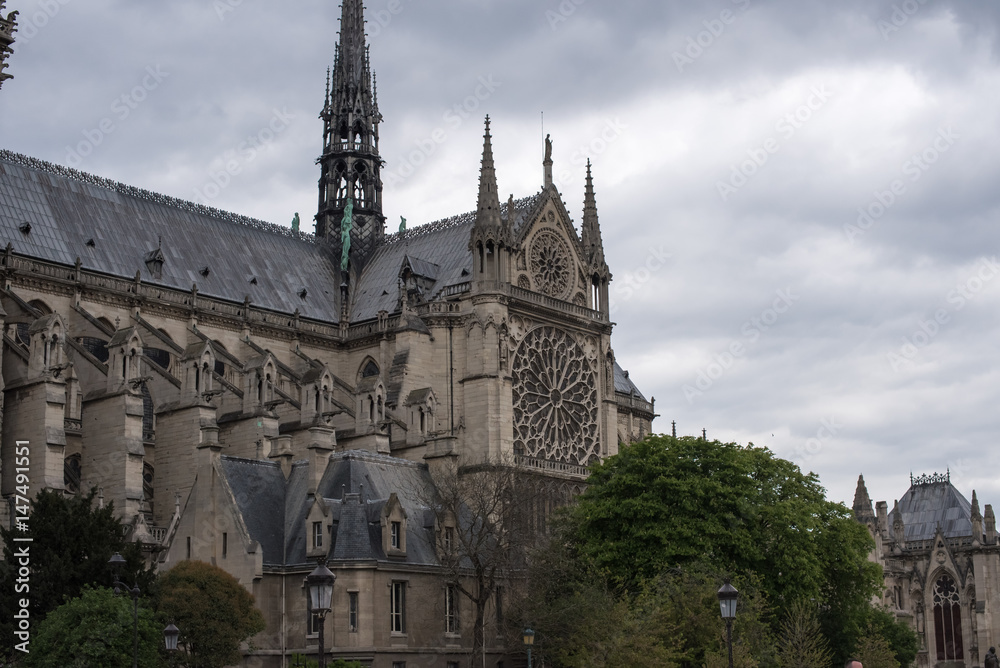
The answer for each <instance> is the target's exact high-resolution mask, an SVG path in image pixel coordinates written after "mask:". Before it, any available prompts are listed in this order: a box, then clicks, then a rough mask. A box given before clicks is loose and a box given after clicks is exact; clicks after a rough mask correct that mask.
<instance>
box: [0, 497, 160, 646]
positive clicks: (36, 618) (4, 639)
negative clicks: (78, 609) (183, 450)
mask: <svg viewBox="0 0 1000 668" xmlns="http://www.w3.org/2000/svg"><path fill="white" fill-rule="evenodd" d="M95 496H96V490H93V489H92V490H91V491H90V492H89V493H88V494H86V495H79V496H66V495H65V494H63V493H62V492H56V491H52V490H45V491H42V492H39V494H38V495H37V496H36V497H35V498H34V500H33V501H32V502H31V514H30V516H29V518H28V527H29V531H28V532H27V533H24V532H19V531H17V530H14V531H10V530H8V529H7V528H6V527H0V538H2V539H3V544H4V548H3V550H4V560H3V561H2V562H0V610H15V609H16V602H17V599H19V598H27V599H28V600H29V601H30V605H29V608H28V610H29V613H30V615H31V619H32V620H33V622H34V623H35V624H37V623H39V622H40V621H41V620H42V619H44V618H45V615H47V614H48V613H49V612H51V611H52V610H55V609H56V608H57V607H59V606H60V605H62V604H63V603H64V602H65V601H66V600H67V599H71V598H76V597H78V596H80V594H81V592H82V591H83V588H84V587H85V586H87V585H91V586H97V587H101V586H104V587H106V586H110V585H111V583H112V573H111V569H110V568H109V567H108V560H109V559H110V558H111V555H113V554H114V553H115V552H120V553H121V554H122V556H123V557H124V558H125V560H126V566H125V567H124V568H123V572H122V580H123V581H125V582H126V583H128V584H129V585H132V584H138V585H139V588H140V590H141V591H143V592H148V591H150V589H151V587H152V585H153V582H154V580H155V574H154V573H153V571H152V570H151V569H147V568H146V566H145V562H144V559H143V556H142V552H141V549H140V546H139V545H138V544H136V543H130V542H126V540H125V527H124V526H123V525H122V522H121V520H120V519H118V517H117V516H116V513H115V509H114V505H113V504H110V503H109V504H108V505H107V506H105V507H104V508H98V507H97V504H96V503H95ZM21 536H28V537H31V538H32V542H31V543H30V544H28V545H29V557H28V558H29V559H30V562H31V575H30V581H29V582H27V583H24V582H22V583H18V582H17V579H18V563H17V562H18V559H17V558H16V553H17V552H18V550H20V549H24V547H25V545H26V543H15V542H14V538H15V537H21ZM25 584H26V585H27V586H28V587H30V596H27V597H25V595H24V591H19V590H18V589H17V587H18V586H19V585H20V586H24V585H25ZM11 622H12V619H11V616H10V615H3V616H2V617H0V648H2V649H0V658H3V656H4V655H5V654H6V656H7V657H9V656H10V654H9V652H11V651H13V650H11V649H10V648H13V647H14V645H15V636H14V630H15V629H14V626H13V624H12V623H11Z"/></svg>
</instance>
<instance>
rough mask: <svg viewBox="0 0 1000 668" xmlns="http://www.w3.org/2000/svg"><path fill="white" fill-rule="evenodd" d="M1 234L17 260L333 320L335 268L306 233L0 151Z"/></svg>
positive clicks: (320, 247)
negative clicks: (79, 267) (158, 256)
mask: <svg viewBox="0 0 1000 668" xmlns="http://www.w3.org/2000/svg"><path fill="white" fill-rule="evenodd" d="M25 222H27V223H30V225H31V231H30V232H28V233H24V232H22V231H21V230H20V227H21V226H22V225H23V224H24V223H25ZM0 231H2V234H3V238H4V239H6V240H7V241H10V242H12V243H13V245H14V252H15V253H18V254H21V255H27V256H31V257H37V258H40V259H43V260H48V261H50V262H57V263H61V264H64V265H67V266H73V264H74V263H75V262H76V258H77V257H79V258H80V260H81V261H82V262H83V267H84V269H89V270H92V271H98V272H101V273H106V274H111V275H113V276H119V277H122V278H127V279H133V278H135V273H136V271H141V273H142V278H143V280H144V281H146V282H150V283H155V284H160V285H164V286H167V287H171V288H176V289H180V290H190V289H191V286H192V284H197V285H198V291H199V293H200V294H203V295H207V296H211V297H217V298H221V299H226V300H230V301H234V302H242V301H243V299H244V297H246V296H249V297H250V300H251V301H252V302H253V304H254V305H256V306H259V307H262V308H267V309H272V310H275V311H281V312H284V313H292V312H294V311H295V309H299V312H300V313H301V315H302V316H303V317H307V318H315V319H321V320H325V321H329V322H336V321H337V309H336V308H335V306H334V303H333V297H334V295H336V294H337V289H338V287H337V286H338V285H339V283H338V272H337V271H336V266H335V264H334V263H333V262H332V261H331V259H330V254H329V253H328V252H326V250H325V248H324V247H323V246H322V245H320V244H318V243H317V242H316V241H315V239H313V238H312V237H311V236H310V235H306V234H301V233H296V232H292V231H291V230H289V229H287V228H284V227H280V226H278V225H271V224H269V223H265V222H262V221H257V220H253V219H250V218H246V217H244V216H238V215H235V214H231V213H227V212H224V211H220V210H218V209H212V208H210V207H205V206H201V205H198V204H194V203H191V202H185V201H183V200H178V199H174V198H171V197H166V196H163V195H158V194H156V193H151V192H148V191H144V190H141V189H138V188H133V187H131V186H126V185H124V184H120V183H115V182H113V181H110V180H108V179H101V178H99V177H95V176H92V175H89V174H84V173H82V172H77V171H76V170H71V169H67V168H65V167H59V166H57V165H53V164H51V163H47V162H44V161H41V160H34V159H32V158H28V157H25V156H21V155H18V154H16V153H11V152H9V151H0ZM161 237H162V246H161V248H162V252H163V255H164V256H165V258H166V261H165V262H164V264H163V273H162V277H161V278H159V279H155V278H153V277H152V276H151V275H150V272H149V270H148V269H147V268H146V264H145V259H146V255H147V254H148V253H149V252H150V251H154V250H156V248H157V247H158V246H159V245H160V238H161ZM90 240H93V243H92V245H88V241H90ZM264 250H266V252H261V251H264ZM205 267H208V269H209V273H208V275H207V276H203V275H202V273H201V271H202V269H203V268H205ZM251 278H256V285H254V284H252V283H251V282H250V279H251ZM394 284H395V281H391V282H390V285H394ZM303 288H305V289H306V291H307V296H306V297H305V298H302V297H299V292H301V290H302V289H303Z"/></svg>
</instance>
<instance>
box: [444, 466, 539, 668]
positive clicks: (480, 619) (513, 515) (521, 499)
mask: <svg viewBox="0 0 1000 668" xmlns="http://www.w3.org/2000/svg"><path fill="white" fill-rule="evenodd" d="M434 482H435V487H436V495H437V496H436V498H434V499H427V500H426V501H427V505H428V506H429V507H431V508H433V509H434V513H435V520H436V524H437V527H438V532H437V550H438V554H439V555H440V559H441V564H442V565H443V566H444V568H445V569H446V577H447V579H448V580H449V581H450V583H451V585H452V586H454V587H456V588H457V590H458V591H459V592H460V593H461V594H462V595H463V596H465V597H466V598H467V599H468V600H469V601H470V602H471V603H472V606H473V610H474V618H473V621H472V629H471V631H472V655H471V656H470V663H469V665H470V666H472V667H473V668H474V667H475V666H479V665H481V664H482V656H483V653H484V652H485V638H484V637H483V627H484V621H485V619H486V611H487V607H488V605H489V604H490V602H491V601H492V600H495V598H494V597H496V596H497V591H498V588H500V587H502V586H504V585H508V584H509V583H510V582H511V581H512V579H511V576H512V574H514V573H515V572H518V571H523V570H524V568H525V566H526V559H525V554H526V550H527V547H528V545H529V544H530V543H531V542H532V540H533V538H532V535H533V530H532V525H531V518H532V516H533V511H534V510H537V504H538V503H539V501H540V499H539V494H538V489H539V487H538V485H536V484H535V482H534V480H533V479H532V477H531V476H530V475H528V474H527V473H526V472H525V471H524V470H523V469H522V468H521V467H519V466H517V465H516V463H514V462H513V461H498V462H491V463H485V464H481V465H478V466H472V467H466V468H462V469H460V468H458V466H457V465H455V466H453V467H452V468H450V469H446V470H444V471H442V472H440V473H439V474H438V475H437V476H435V480H434ZM477 657H478V658H477Z"/></svg>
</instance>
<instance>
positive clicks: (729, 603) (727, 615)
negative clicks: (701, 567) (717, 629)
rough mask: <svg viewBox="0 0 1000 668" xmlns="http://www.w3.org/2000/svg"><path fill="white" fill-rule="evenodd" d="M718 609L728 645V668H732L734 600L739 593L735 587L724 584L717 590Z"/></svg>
mask: <svg viewBox="0 0 1000 668" xmlns="http://www.w3.org/2000/svg"><path fill="white" fill-rule="evenodd" d="M717 596H718V597H719V607H720V608H721V609H722V618H723V619H724V620H726V644H727V645H729V668H733V620H734V619H735V618H736V599H737V598H739V596H740V593H739V592H738V591H737V590H736V587H734V586H733V585H731V584H729V578H726V583H725V584H724V585H722V587H720V588H719V592H718V594H717Z"/></svg>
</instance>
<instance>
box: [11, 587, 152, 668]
mask: <svg viewBox="0 0 1000 668" xmlns="http://www.w3.org/2000/svg"><path fill="white" fill-rule="evenodd" d="M132 605H133V603H132V598H131V597H130V596H127V595H126V596H121V595H118V596H116V595H115V593H114V592H113V591H112V590H111V589H107V588H98V589H91V588H89V587H85V588H84V589H83V591H82V593H81V594H80V596H78V597H77V598H73V599H70V600H69V601H67V602H66V603H64V604H62V605H61V606H59V607H58V608H56V609H55V610H53V611H52V612H51V613H49V615H48V616H47V617H46V618H45V621H43V622H42V623H41V624H39V626H38V630H37V631H36V633H35V635H34V637H33V638H32V639H31V651H30V653H29V654H27V655H25V656H24V660H23V662H22V664H23V665H24V666H25V667H26V668H92V667H93V666H102V668H129V667H130V666H131V665H132V653H133V642H134V637H135V636H134V629H133V624H134V619H133V609H132ZM138 628H139V665H141V666H156V665H159V664H158V662H159V659H158V656H157V654H158V648H159V646H160V645H161V644H162V642H163V629H162V627H161V626H160V625H159V624H158V623H157V622H156V621H155V620H154V618H153V611H152V609H151V608H150V606H149V605H147V604H145V599H140V601H139V626H138Z"/></svg>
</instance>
